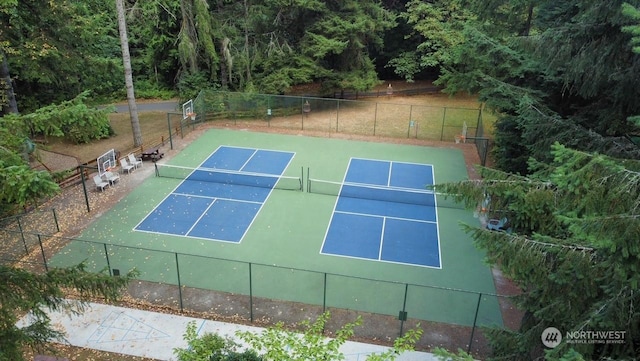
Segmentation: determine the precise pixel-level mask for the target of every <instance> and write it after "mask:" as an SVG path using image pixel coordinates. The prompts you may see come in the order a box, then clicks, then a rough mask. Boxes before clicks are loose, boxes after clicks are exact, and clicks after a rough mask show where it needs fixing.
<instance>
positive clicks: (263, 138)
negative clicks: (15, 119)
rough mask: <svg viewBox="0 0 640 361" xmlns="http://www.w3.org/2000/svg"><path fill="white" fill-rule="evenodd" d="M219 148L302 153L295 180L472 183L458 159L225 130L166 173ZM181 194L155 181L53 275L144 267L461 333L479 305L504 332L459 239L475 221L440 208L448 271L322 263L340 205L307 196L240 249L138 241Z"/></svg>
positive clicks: (93, 229)
mask: <svg viewBox="0 0 640 361" xmlns="http://www.w3.org/2000/svg"><path fill="white" fill-rule="evenodd" d="M221 145H226V146H238V147H250V148H260V149H271V150H280V151H290V152H295V156H294V158H293V160H292V161H291V163H290V164H289V166H288V168H287V169H286V171H285V173H284V175H287V176H301V173H302V172H304V178H306V176H307V172H308V171H309V172H310V174H311V177H312V178H316V179H323V180H330V181H341V180H342V179H343V178H344V175H345V170H346V169H347V166H348V162H349V159H350V158H351V157H357V158H366V159H380V160H390V161H400V162H412V163H422V164H431V165H433V169H434V173H435V182H436V183H443V182H449V181H457V180H463V179H466V178H467V172H466V167H465V163H464V159H463V155H462V152H461V151H459V150H457V149H446V148H431V147H422V146H408V145H398V144H389V143H377V142H362V141H349V140H340V139H332V138H315V137H305V136H290V135H278V134H267V133H259V132H250V131H234V130H223V129H211V130H208V131H207V132H205V133H204V134H203V135H202V136H200V137H199V138H198V139H197V140H196V141H194V142H192V143H191V144H190V145H189V146H188V147H187V148H185V149H184V150H182V151H181V152H180V153H179V154H177V155H176V156H175V157H174V158H172V159H171V160H170V161H169V163H170V164H174V165H180V166H187V167H197V166H198V165H199V164H200V163H201V162H202V161H203V160H204V159H206V158H207V157H208V156H209V155H210V154H211V153H212V152H213V151H215V150H216V149H217V148H218V147H219V146H221ZM149 166H152V165H151V164H150V163H148V164H147V165H145V167H149ZM179 183H180V180H178V179H169V178H159V177H154V176H151V177H150V178H148V179H146V180H145V181H144V182H143V184H142V185H141V186H139V187H138V188H136V189H135V190H133V191H132V192H131V193H130V194H129V195H128V196H126V197H125V198H124V199H123V200H122V201H120V202H119V203H118V204H117V205H116V206H115V207H114V208H112V209H111V210H110V211H108V212H106V213H105V214H104V215H103V216H101V217H100V218H99V219H98V220H97V221H95V222H94V223H93V224H92V225H90V226H89V227H88V228H87V229H86V230H85V231H84V232H83V234H82V235H81V236H80V237H79V238H80V239H82V240H83V241H85V242H82V241H73V242H71V243H70V244H69V245H68V246H67V247H66V248H65V249H63V250H62V251H60V252H59V253H58V254H57V255H56V256H55V257H54V258H53V259H52V260H51V264H52V265H53V266H62V265H70V264H75V263H78V262H79V261H86V262H88V264H89V265H90V266H91V267H93V268H94V269H102V268H105V267H107V265H109V266H110V267H111V268H112V269H119V270H122V271H124V270H128V269H131V268H133V267H135V268H137V269H138V270H139V271H140V273H141V274H140V278H141V279H144V280H149V281H155V282H162V283H169V284H178V277H179V281H180V284H181V285H183V286H188V287H196V288H202V289H212V290H218V291H224V292H232V293H239V294H246V295H248V294H249V293H250V291H251V294H252V295H253V296H257V297H265V298H271V299H281V300H288V301H297V302H303V303H308V304H315V305H322V304H326V305H327V306H329V307H338V308H348V309H355V310H360V311H366V312H374V313H381V314H387V315H398V310H402V309H405V310H407V312H408V314H409V317H411V318H417V319H422V320H430V321H439V322H446V323H451V324H459V325H472V324H473V322H474V318H475V312H476V307H477V305H478V303H479V301H480V309H479V312H478V318H477V323H478V324H480V325H497V326H500V325H502V319H501V316H500V310H499V306H498V301H497V299H496V297H495V296H492V295H493V294H495V287H494V282H493V277H492V273H491V270H490V269H489V268H488V267H487V265H486V264H485V263H484V262H483V254H482V253H481V252H479V251H478V250H477V249H476V248H475V247H474V246H473V244H472V241H471V239H470V237H469V236H468V235H466V234H465V233H464V232H462V231H461V229H460V225H459V224H460V222H465V223H469V224H475V222H477V220H476V219H474V218H473V214H472V213H471V212H470V211H465V210H462V209H459V208H446V207H442V208H438V210H437V212H438V227H439V236H440V253H441V267H442V268H441V269H437V268H428V267H419V266H411V265H403V264H397V263H389V262H381V261H373V260H363V259H355V258H347V257H338V256H330V255H322V254H320V250H321V247H322V242H323V240H324V236H325V234H326V232H327V227H328V224H329V221H330V219H331V216H332V212H333V209H334V206H335V203H336V197H335V196H328V195H321V194H314V193H307V192H306V191H291V190H279V189H276V190H273V192H272V193H271V195H270V196H269V198H268V199H267V201H266V202H265V204H264V206H263V207H262V209H261V210H260V212H259V213H258V215H257V217H256V218H255V219H254V221H253V223H252V224H251V226H250V228H249V229H248V231H247V233H246V235H245V237H244V238H243V239H242V242H240V243H238V244H235V243H229V242H218V241H213V240H206V239H197V238H186V237H180V236H172V235H166V234H154V233H145V232H138V231H134V228H135V227H136V225H137V224H138V223H139V222H141V220H142V219H143V218H144V217H145V216H146V215H147V214H148V213H149V212H150V211H151V210H152V209H153V208H154V207H156V206H157V205H158V204H159V203H160V202H161V201H162V200H163V199H164V198H165V197H166V196H167V195H168V194H170V193H171V191H172V190H173V189H174V188H175V187H176V186H177V185H178V184H179ZM178 269H179V272H178ZM250 275H251V276H250ZM250 287H251V290H250V289H249V288H250ZM459 290H464V291H459ZM405 294H406V299H405ZM479 299H480V300H479Z"/></svg>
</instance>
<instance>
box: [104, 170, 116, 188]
mask: <svg viewBox="0 0 640 361" xmlns="http://www.w3.org/2000/svg"><path fill="white" fill-rule="evenodd" d="M104 177H105V178H107V182H109V184H110V185H113V184H114V183H115V182H117V181H119V180H120V176H119V175H117V174H115V173H113V172H110V171H106V172H104Z"/></svg>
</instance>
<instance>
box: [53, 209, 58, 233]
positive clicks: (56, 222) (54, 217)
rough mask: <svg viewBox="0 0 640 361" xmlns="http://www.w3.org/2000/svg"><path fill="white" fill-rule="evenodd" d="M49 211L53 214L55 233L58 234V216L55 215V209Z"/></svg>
mask: <svg viewBox="0 0 640 361" xmlns="http://www.w3.org/2000/svg"><path fill="white" fill-rule="evenodd" d="M51 211H52V212H53V221H54V222H55V224H56V231H58V232H60V224H58V215H57V214H56V209H55V208H51Z"/></svg>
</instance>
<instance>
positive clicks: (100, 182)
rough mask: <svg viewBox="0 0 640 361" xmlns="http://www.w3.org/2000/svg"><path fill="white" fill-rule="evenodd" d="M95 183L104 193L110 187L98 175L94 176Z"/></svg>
mask: <svg viewBox="0 0 640 361" xmlns="http://www.w3.org/2000/svg"><path fill="white" fill-rule="evenodd" d="M93 182H94V183H95V184H96V189H98V190H100V191H104V189H105V188H107V187H108V186H109V182H105V181H104V180H103V179H102V178H101V177H100V176H99V175H98V174H96V175H94V176H93Z"/></svg>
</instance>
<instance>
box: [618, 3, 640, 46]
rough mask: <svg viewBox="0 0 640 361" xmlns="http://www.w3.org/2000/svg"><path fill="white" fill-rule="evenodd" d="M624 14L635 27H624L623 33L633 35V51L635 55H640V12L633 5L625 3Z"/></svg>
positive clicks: (623, 5) (623, 6)
mask: <svg viewBox="0 0 640 361" xmlns="http://www.w3.org/2000/svg"><path fill="white" fill-rule="evenodd" d="M622 14H623V15H624V16H626V17H628V18H630V19H631V20H633V21H634V22H635V24H634V25H627V26H624V27H622V31H624V32H625V33H628V34H631V36H632V38H631V45H633V51H634V52H635V53H640V10H638V9H637V8H635V7H634V6H633V5H631V4H628V3H623V4H622Z"/></svg>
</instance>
